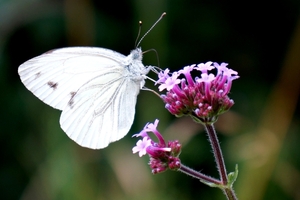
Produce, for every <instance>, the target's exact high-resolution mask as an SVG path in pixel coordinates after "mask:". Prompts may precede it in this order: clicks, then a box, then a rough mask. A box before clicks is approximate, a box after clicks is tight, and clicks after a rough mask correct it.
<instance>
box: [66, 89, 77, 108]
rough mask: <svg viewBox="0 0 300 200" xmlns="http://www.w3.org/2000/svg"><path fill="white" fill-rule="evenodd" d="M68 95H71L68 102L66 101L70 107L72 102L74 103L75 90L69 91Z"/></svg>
mask: <svg viewBox="0 0 300 200" xmlns="http://www.w3.org/2000/svg"><path fill="white" fill-rule="evenodd" d="M70 95H71V99H70V101H69V103H68V105H69V106H70V107H71V109H72V108H73V104H74V99H73V98H74V96H75V95H76V92H71V93H70Z"/></svg>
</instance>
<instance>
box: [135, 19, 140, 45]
mask: <svg viewBox="0 0 300 200" xmlns="http://www.w3.org/2000/svg"><path fill="white" fill-rule="evenodd" d="M141 30H142V21H139V32H138V35H137V37H136V40H135V43H134V47H136V43H137V41H138V39H139V37H140V35H141Z"/></svg>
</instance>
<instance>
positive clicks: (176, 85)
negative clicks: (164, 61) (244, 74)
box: [156, 62, 239, 123]
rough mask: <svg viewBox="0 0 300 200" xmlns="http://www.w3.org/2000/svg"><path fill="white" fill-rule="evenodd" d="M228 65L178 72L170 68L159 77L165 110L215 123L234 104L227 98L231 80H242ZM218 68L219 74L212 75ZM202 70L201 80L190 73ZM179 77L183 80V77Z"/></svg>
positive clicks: (187, 69) (208, 65)
mask: <svg viewBox="0 0 300 200" xmlns="http://www.w3.org/2000/svg"><path fill="white" fill-rule="evenodd" d="M227 65H228V64H227V63H221V64H220V65H219V64H218V63H213V62H207V63H200V64H198V65H190V66H186V67H184V68H183V69H182V70H180V71H178V72H173V73H170V70H169V69H166V70H164V71H161V72H160V73H159V74H158V77H159V80H158V81H157V82H156V84H157V83H158V84H160V86H159V91H163V90H165V89H166V90H167V93H166V94H164V95H161V98H162V99H163V101H164V102H165V103H166V106H165V107H166V108H167V109H168V110H169V112H170V113H172V114H173V115H175V116H178V117H179V116H182V115H190V116H191V117H193V119H194V120H196V121H200V122H202V123H213V122H215V121H216V120H217V118H218V116H219V115H220V114H222V113H224V112H226V111H227V110H229V109H230V108H231V107H232V106H233V104H234V102H233V100H232V99H230V98H229V97H228V93H229V91H230V89H231V85H232V81H233V80H234V79H237V78H239V76H238V75H237V74H238V73H237V72H236V71H234V70H232V69H229V68H227V67H226V66H227ZM213 69H216V70H217V73H216V75H215V74H213V73H210V71H211V70H213ZM193 70H197V71H200V72H201V74H200V76H201V77H195V78H194V79H193V77H192V75H191V72H192V71H193ZM180 76H181V77H182V78H180Z"/></svg>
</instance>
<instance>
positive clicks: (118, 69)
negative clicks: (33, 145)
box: [18, 47, 152, 149]
mask: <svg viewBox="0 0 300 200" xmlns="http://www.w3.org/2000/svg"><path fill="white" fill-rule="evenodd" d="M151 69H152V67H151V66H148V67H146V66H144V65H143V63H142V51H141V49H140V48H136V49H134V50H132V51H131V53H130V54H129V55H128V56H127V57H126V56H124V55H122V54H120V53H118V52H115V51H112V50H109V49H105V48H95V47H70V48H62V49H57V50H52V51H49V52H46V53H44V54H42V55H40V56H38V57H35V58H32V59H30V60H28V61H26V62H25V63H23V64H22V65H20V67H19V70H18V72H19V75H20V77H21V81H22V82H23V84H24V85H25V86H26V88H27V89H28V90H30V91H31V92H32V93H33V94H34V95H35V96H37V97H38V98H39V99H40V100H42V101H43V102H44V103H46V104H48V105H50V106H52V107H54V108H56V109H59V110H62V114H61V117H60V125H61V128H62V129H63V130H64V131H65V132H66V134H67V135H68V136H69V137H70V138H71V139H72V140H74V141H75V142H76V143H78V144H79V145H81V146H84V147H88V148H91V149H100V148H104V147H106V146H108V144H109V143H111V142H114V141H117V140H119V139H121V138H123V137H124V136H125V135H126V134H127V133H128V131H129V129H130V127H131V125H132V123H133V119H134V114H135V104H136V99H137V95H138V94H139V91H140V89H142V88H143V86H144V84H145V79H146V75H147V73H148V72H149V71H150V70H151Z"/></svg>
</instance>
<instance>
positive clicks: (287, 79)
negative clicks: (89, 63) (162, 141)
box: [0, 0, 300, 200]
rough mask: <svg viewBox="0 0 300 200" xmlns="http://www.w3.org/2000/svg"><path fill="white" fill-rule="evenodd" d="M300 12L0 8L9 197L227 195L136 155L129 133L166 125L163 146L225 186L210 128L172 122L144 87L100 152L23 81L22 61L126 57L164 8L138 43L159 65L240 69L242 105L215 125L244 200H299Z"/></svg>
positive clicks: (272, 7)
mask: <svg viewBox="0 0 300 200" xmlns="http://www.w3.org/2000/svg"><path fill="white" fill-rule="evenodd" d="M299 8H300V1H299V0H279V1H257V0H252V1H221V0H210V1H208V0H206V1H195V0H185V1H179V0H172V1H171V0H169V1H167V0H131V1H119V2H116V1H105V2H103V1H97V0H65V1H60V0H22V1H21V0H1V1H0V89H1V91H2V92H1V98H0V105H1V114H0V127H1V129H0V137H1V141H0V148H1V167H0V189H1V199H23V200H28V199H46V200H47V199H51V200H52V199H99V200H102V199H113V200H118V199H122V200H123V199H130V200H135V199H137V200H140V199H143V200H153V199H164V200H169V199H170V200H171V199H172V200H174V199H226V198H225V196H223V194H222V192H221V191H220V190H218V189H216V188H209V187H208V186H206V185H203V184H202V183H200V182H199V181H197V180H195V179H192V178H190V177H187V176H186V175H184V174H180V173H176V172H173V171H167V172H165V173H162V174H158V175H152V174H151V170H150V169H149V167H148V165H147V163H148V158H147V157H146V156H145V157H143V158H139V157H138V155H133V154H132V152H131V148H132V147H133V146H134V145H135V143H136V141H137V140H136V139H135V138H134V139H133V138H131V135H132V134H134V133H137V132H139V131H140V130H141V129H142V128H143V127H144V125H145V124H146V123H147V122H153V121H154V120H155V119H156V118H158V119H160V124H159V130H160V131H161V132H162V133H163V134H164V136H165V137H166V139H169V140H174V139H180V141H181V142H182V143H183V149H182V154H181V157H180V158H181V160H182V162H183V163H184V164H186V165H188V166H190V167H192V168H194V169H196V170H199V171H200V170H201V172H203V173H206V174H208V175H211V176H214V177H216V178H218V172H217V170H216V167H215V163H214V158H213V157H212V153H211V149H210V145H209V143H208V141H207V137H206V134H205V132H204V131H203V129H202V127H201V126H200V125H198V124H195V123H194V122H193V121H192V120H191V119H190V118H174V117H172V116H171V114H169V113H168V112H167V110H166V109H165V108H164V105H163V103H162V102H161V101H160V99H159V98H157V97H156V96H155V95H153V94H152V93H150V92H147V91H141V93H140V95H139V97H138V104H137V111H136V118H135V122H134V124H133V126H132V129H131V131H130V133H129V134H128V135H127V136H126V137H125V138H124V139H122V140H120V141H118V142H115V143H112V144H110V145H109V147H108V148H105V149H103V150H97V151H95V150H89V149H86V148H83V147H80V146H78V145H77V144H76V143H74V142H73V141H72V140H70V139H69V138H68V137H67V136H66V134H64V133H63V131H62V130H61V129H60V126H59V116H60V112H59V111H57V110H54V109H52V108H51V107H50V106H47V105H46V104H44V103H43V102H41V101H40V100H38V99H37V98H36V97H35V96H33V95H32V93H31V92H29V91H28V90H27V89H26V88H25V87H24V86H23V84H22V83H21V81H20V79H19V76H18V73H17V69H18V66H19V65H20V64H22V63H23V62H25V61H26V60H28V59H30V58H32V57H35V56H37V55H39V54H42V53H44V52H46V51H48V50H51V49H55V48H61V47H67V46H96V47H105V48H109V49H113V50H115V51H118V52H120V53H122V54H125V55H128V54H129V53H130V50H131V49H133V48H135V46H134V44H135V40H136V37H137V33H138V21H139V20H141V21H143V26H142V33H145V32H146V30H147V29H148V28H149V27H150V26H151V25H152V24H153V23H154V22H155V21H156V20H157V19H158V17H159V16H160V15H161V14H162V13H163V12H167V16H166V17H165V18H164V19H163V20H162V21H161V22H160V23H159V24H158V25H157V26H156V27H155V28H154V29H153V30H152V31H151V32H150V33H149V35H147V36H146V37H145V39H144V40H143V41H142V43H141V47H142V48H143V50H148V49H156V51H157V52H158V56H159V65H160V67H161V68H167V67H168V68H170V69H171V70H178V69H180V68H182V67H184V66H186V65H189V64H195V63H196V64H197V63H200V62H206V61H215V62H227V63H229V67H230V68H232V69H234V70H236V71H238V72H239V75H240V79H238V80H235V81H234V83H233V86H232V91H231V94H230V97H231V98H232V99H234V101H235V105H234V106H233V108H232V109H231V111H229V112H228V113H225V114H224V115H223V116H221V117H220V119H219V120H218V122H217V123H216V129H217V132H218V135H219V140H220V142H221V146H222V149H223V151H224V157H225V162H226V165H227V170H228V172H230V171H233V170H234V166H235V164H238V165H239V177H238V179H237V181H236V183H235V185H234V186H235V187H234V188H235V190H236V192H237V195H238V197H239V199H241V200H247V199H249V200H253V199H255V200H260V199H272V200H277V199H285V200H289V199H300V190H299V185H300V147H299V143H300V125H299V124H300V123H299V122H300V119H299V101H298V96H299V91H300V88H299V86H300V78H299V77H300V21H299V10H300V9H299ZM143 63H144V64H145V65H157V64H158V60H157V57H156V55H155V53H153V52H150V53H146V54H144V59H143ZM83 67H84V66H83ZM152 75H153V74H152ZM153 78H155V76H153ZM147 86H148V87H152V88H153V83H151V82H148V83H147Z"/></svg>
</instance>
